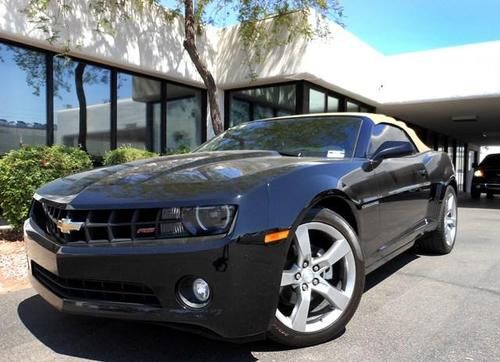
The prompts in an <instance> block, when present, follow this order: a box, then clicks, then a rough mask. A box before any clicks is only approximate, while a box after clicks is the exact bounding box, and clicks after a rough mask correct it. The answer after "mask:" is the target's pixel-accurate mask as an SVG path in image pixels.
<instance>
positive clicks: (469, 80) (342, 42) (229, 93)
mask: <svg viewBox="0 0 500 362" xmlns="http://www.w3.org/2000/svg"><path fill="white" fill-rule="evenodd" d="M26 3H27V0H0V59H1V62H0V76H1V79H2V84H1V88H0V104H1V105H2V106H1V107H0V153H4V152H6V151H7V150H9V149H11V148H15V147H18V145H19V143H48V144H52V143H63V144H69V145H77V144H78V143H79V137H78V135H79V120H80V117H82V115H81V112H80V105H81V103H80V101H79V100H78V98H77V95H78V93H77V89H76V88H77V87H76V85H75V72H76V69H77V66H78V65H79V64H84V65H85V70H84V84H83V91H84V94H85V98H86V99H85V101H86V110H87V112H86V113H87V117H86V119H87V133H86V137H84V141H85V143H86V146H87V148H88V150H89V152H90V153H92V154H95V155H102V154H103V153H104V152H105V151H106V150H108V149H110V148H114V147H117V146H119V145H122V144H127V145H128V144H130V145H133V146H136V147H144V148H147V149H151V150H154V151H157V152H165V151H167V150H171V149H176V148H179V147H189V148H193V147H195V146H196V145H198V144H200V143H201V142H203V141H204V140H206V139H207V138H210V137H211V136H212V135H213V132H212V130H211V123H210V120H209V119H208V117H207V114H208V113H207V101H206V92H205V90H204V86H203V83H202V81H201V79H200V77H199V75H198V74H197V72H196V69H195V67H194V66H193V65H192V63H191V61H190V59H189V57H188V55H187V53H186V52H185V51H184V50H183V47H182V39H183V29H182V25H181V24H179V23H177V22H174V23H173V24H164V23H161V22H159V21H158V20H157V19H156V18H155V17H154V16H149V15H144V16H138V17H137V18H136V19H134V21H129V22H124V23H122V24H121V25H120V28H119V29H116V34H117V35H116V36H115V37H111V36H109V35H100V34H97V33H95V32H94V31H93V30H92V29H93V28H94V27H95V24H94V22H93V20H92V19H91V18H90V17H89V15H88V14H85V13H78V12H75V14H73V15H72V17H71V18H70V19H69V20H68V22H67V23H66V24H65V27H64V33H65V36H67V37H68V38H69V39H70V40H71V41H73V42H77V41H78V43H79V44H80V47H78V48H75V50H74V51H73V52H72V53H71V59H70V60H65V59H62V58H61V57H59V56H57V54H58V52H60V49H57V48H53V47H51V46H50V45H49V44H48V43H47V42H46V41H45V36H44V35H43V34H41V33H40V32H38V31H36V30H34V28H33V25H32V24H30V23H29V22H28V21H27V19H26V18H25V17H24V15H23V14H22V13H20V12H19V10H20V9H22V8H23V7H24V5H25V4H26ZM329 28H330V34H329V36H328V37H326V38H320V39H315V40H312V41H310V42H306V41H304V40H300V39H298V40H296V41H294V42H293V43H291V44H289V45H287V46H284V47H278V48H275V49H273V50H271V51H270V52H269V54H267V57H266V59H265V61H264V62H262V63H261V64H259V65H257V66H255V68H254V69H253V70H254V71H255V75H256V78H255V79H254V80H251V79H250V78H249V70H248V67H247V65H246V62H245V57H246V53H245V52H244V51H243V48H242V46H241V42H240V41H239V38H238V32H237V28H236V27H232V28H226V29H217V28H208V29H207V30H206V34H205V35H204V36H201V37H200V38H199V39H198V46H199V48H200V49H201V53H202V56H203V58H204V59H205V60H206V61H207V64H208V66H209V68H210V69H211V71H212V72H213V75H214V77H215V79H216V82H217V85H218V88H219V100H220V107H221V111H222V113H223V117H224V120H225V126H226V127H228V126H230V125H234V124H237V123H240V122H243V121H251V120H253V119H257V118H262V117H268V116H275V115H285V114H296V113H311V112H323V111H340V112H341V111H375V112H378V113H385V114H388V115H391V116H395V117H398V118H400V119H402V120H404V121H406V122H408V123H409V124H411V125H412V126H413V127H414V128H415V129H416V131H417V133H419V135H420V136H421V138H422V139H423V140H424V141H425V142H426V143H427V144H428V145H429V146H430V147H433V148H436V149H441V150H444V151H447V152H449V153H450V155H451V156H452V157H453V159H454V161H455V164H456V166H457V169H458V170H459V172H460V173H459V174H460V175H462V176H461V180H459V181H460V183H461V184H464V180H466V178H467V173H468V172H470V169H471V167H472V163H473V161H474V160H477V159H478V152H477V151H478V150H479V147H480V146H481V145H495V144H500V122H498V121H499V120H498V117H499V115H500V41H498V42H488V43H480V44H470V45H465V46H460V47H453V48H445V49H437V50H431V51H424V52H415V53H408V54H401V55H394V56H385V55H383V54H381V53H379V52H378V51H376V50H375V49H373V48H371V47H370V46H369V45H367V44H366V43H364V42H363V41H361V40H360V39H358V38H357V37H356V36H354V35H353V34H351V33H349V32H348V31H347V30H344V29H342V28H341V27H339V26H337V25H336V24H333V23H332V24H329Z"/></svg>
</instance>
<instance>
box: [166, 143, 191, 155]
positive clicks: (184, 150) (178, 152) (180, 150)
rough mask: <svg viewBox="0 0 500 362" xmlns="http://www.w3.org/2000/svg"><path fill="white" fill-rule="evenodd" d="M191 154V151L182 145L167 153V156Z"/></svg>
mask: <svg viewBox="0 0 500 362" xmlns="http://www.w3.org/2000/svg"><path fill="white" fill-rule="evenodd" d="M189 152H191V149H190V148H189V147H188V146H186V145H181V146H179V147H177V148H175V149H171V150H169V151H168V152H167V155H182V154H184V153H189Z"/></svg>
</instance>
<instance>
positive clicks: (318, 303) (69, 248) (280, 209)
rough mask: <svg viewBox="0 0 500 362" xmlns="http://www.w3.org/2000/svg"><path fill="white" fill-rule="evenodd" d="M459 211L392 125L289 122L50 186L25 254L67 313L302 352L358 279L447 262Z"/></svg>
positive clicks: (316, 118)
mask: <svg viewBox="0 0 500 362" xmlns="http://www.w3.org/2000/svg"><path fill="white" fill-rule="evenodd" d="M456 200H457V196H456V182H455V176H454V169H453V165H452V163H451V162H450V159H449V157H448V155H447V154H445V153H442V152H434V151H431V150H429V149H428V148H427V147H426V146H425V145H424V144H423V143H422V142H421V141H420V140H419V139H418V138H417V136H416V135H415V133H414V132H413V131H412V130H410V129H408V128H407V127H406V126H405V125H404V123H401V122H398V121H395V120H394V119H392V118H389V117H385V116H381V115H371V114H361V113H359V114H349V113H343V114H322V115H307V116H294V117H285V118H276V119H269V120H261V121H254V122H251V123H246V124H243V125H240V126H237V127H234V128H231V129H229V130H228V131H226V132H224V133H223V134H221V135H220V136H218V137H215V138H214V139H212V140H210V141H209V142H207V143H205V144H204V145H202V146H201V147H200V148H198V149H197V150H196V151H195V152H193V153H191V154H186V155H180V156H169V157H159V158H154V159H149V160H143V161H138V162H132V163H129V164H124V165H119V166H115V167H109V168H101V169H96V170H93V171H89V172H84V173H81V174H77V175H73V176H69V177H66V178H63V179H59V180H56V181H54V182H52V183H49V184H47V185H45V186H44V187H42V188H41V189H40V190H38V191H37V193H36V195H35V197H34V200H33V205H32V208H31V213H30V218H29V219H28V220H27V221H26V224H25V239H26V242H27V249H28V256H29V264H30V270H31V276H32V283H33V285H34V287H35V288H36V289H37V291H38V292H39V293H40V295H41V296H42V297H43V298H44V299H45V300H47V301H48V302H49V303H50V304H52V305H53V306H55V307H56V308H57V309H59V310H62V311H64V312H68V313H76V314H86V315H93V316H102V317H113V318H128V319H136V320H143V321H155V322H166V323H169V324H170V325H172V326H174V327H178V328H184V329H190V330H193V331H197V332H202V333H205V334H207V335H211V336H214V337H222V338H225V339H231V340H235V341H238V340H241V341H244V340H249V339H258V338H264V337H266V336H269V337H271V338H272V339H274V340H276V341H278V342H280V343H283V344H287V345H292V346H305V345H311V344H315V343H320V342H323V341H326V340H328V339H331V338H333V337H335V336H336V335H338V334H339V333H340V332H341V331H342V330H343V328H344V326H345V325H346V324H347V323H348V321H349V319H350V318H351V317H352V315H353V314H354V312H355V310H356V308H357V306H358V303H359V301H360V298H361V295H362V294H363V289H364V280H365V274H367V273H369V272H370V271H372V270H374V269H375V268H377V267H379V266H380V265H382V264H384V263H385V262H386V261H387V260H389V259H391V258H393V257H394V256H396V255H398V254H400V253H402V252H403V251H405V250H406V249H408V248H410V247H411V246H413V245H414V244H415V241H417V242H418V243H419V244H420V245H421V247H423V248H425V249H427V250H428V251H430V252H433V253H440V254H445V253H448V252H450V251H451V250H452V248H453V246H454V243H455V237H456V232H457V207H456Z"/></svg>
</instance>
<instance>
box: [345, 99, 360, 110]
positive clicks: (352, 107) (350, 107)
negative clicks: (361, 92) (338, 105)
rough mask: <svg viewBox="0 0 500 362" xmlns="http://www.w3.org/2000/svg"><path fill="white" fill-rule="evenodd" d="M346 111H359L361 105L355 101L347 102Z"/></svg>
mask: <svg viewBox="0 0 500 362" xmlns="http://www.w3.org/2000/svg"><path fill="white" fill-rule="evenodd" d="M346 111H347V112H359V105H358V104H356V103H353V102H349V101H347V102H346Z"/></svg>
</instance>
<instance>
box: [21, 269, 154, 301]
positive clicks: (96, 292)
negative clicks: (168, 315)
mask: <svg viewBox="0 0 500 362" xmlns="http://www.w3.org/2000/svg"><path fill="white" fill-rule="evenodd" d="M31 270H32V273H33V276H34V277H35V279H36V280H38V281H39V282H40V283H41V284H42V285H44V286H45V287H46V288H48V289H49V290H51V291H52V292H53V293H54V294H56V295H57V296H59V297H61V298H66V299H73V300H91V301H105V302H117V303H134V304H142V305H147V306H150V307H156V308H159V307H161V305H160V301H159V300H158V298H157V297H156V296H155V295H154V293H153V291H152V290H151V289H149V288H148V287H146V286H145V285H143V284H137V283H123V282H109V281H98V280H81V279H67V278H61V277H60V276H57V275H55V274H52V273H51V272H49V271H48V270H46V269H44V268H42V267H41V266H40V265H38V264H37V263H35V262H33V261H32V262H31Z"/></svg>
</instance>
